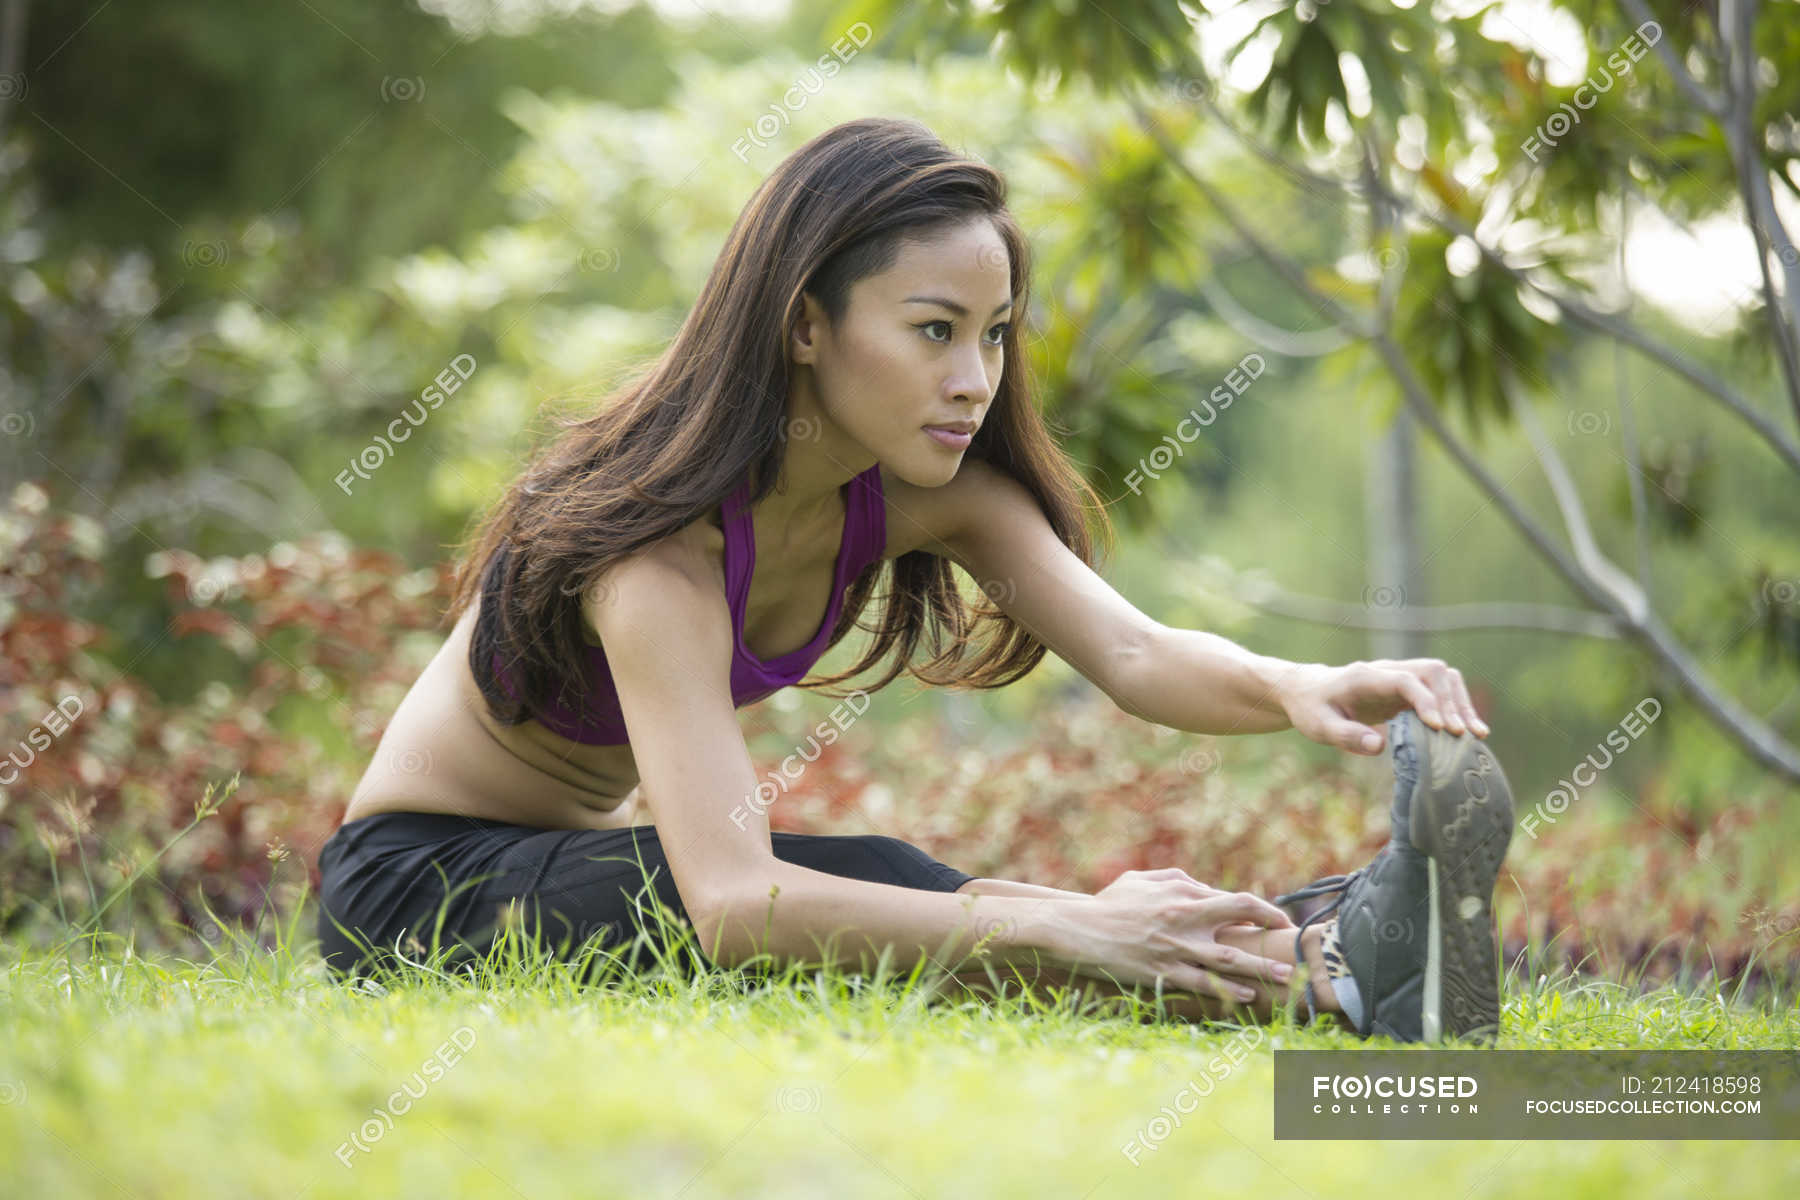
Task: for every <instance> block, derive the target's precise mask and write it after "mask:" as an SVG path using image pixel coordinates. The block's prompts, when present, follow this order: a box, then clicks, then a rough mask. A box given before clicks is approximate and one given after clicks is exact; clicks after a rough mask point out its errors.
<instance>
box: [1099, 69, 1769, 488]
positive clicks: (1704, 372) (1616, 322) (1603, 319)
mask: <svg viewBox="0 0 1800 1200" xmlns="http://www.w3.org/2000/svg"><path fill="white" fill-rule="evenodd" d="M1205 103H1206V105H1207V108H1208V111H1209V112H1211V113H1212V114H1213V116H1214V117H1215V118H1216V119H1217V122H1218V124H1219V126H1220V127H1221V128H1223V129H1224V130H1225V131H1226V132H1227V133H1228V134H1230V135H1231V136H1232V138H1234V139H1235V140H1236V141H1237V142H1238V144H1239V145H1241V146H1243V147H1245V148H1246V149H1247V150H1249V151H1250V152H1251V153H1252V154H1254V155H1256V156H1257V157H1258V158H1260V159H1261V160H1262V161H1263V162H1265V163H1268V164H1269V165H1270V166H1272V167H1274V168H1275V169H1276V170H1278V171H1279V172H1281V173H1282V174H1284V175H1286V176H1288V177H1289V179H1290V180H1292V181H1293V182H1294V183H1295V184H1296V186H1300V187H1304V188H1306V189H1307V190H1308V191H1317V192H1324V191H1330V192H1331V193H1332V194H1333V195H1334V196H1341V195H1343V194H1345V193H1350V194H1353V195H1361V196H1362V198H1363V200H1364V201H1365V202H1366V203H1373V202H1374V200H1375V199H1376V198H1379V199H1380V200H1381V201H1382V202H1384V203H1387V204H1390V205H1393V206H1394V207H1396V208H1397V209H1398V210H1400V211H1401V212H1404V213H1407V214H1408V215H1411V216H1417V217H1419V218H1420V219H1422V220H1424V221H1426V222H1427V223H1429V224H1431V225H1434V226H1436V227H1437V228H1439V229H1441V230H1443V231H1444V232H1446V233H1450V234H1452V235H1456V236H1460V237H1466V238H1468V239H1469V241H1470V242H1472V243H1473V244H1474V245H1475V248H1476V249H1477V250H1478V251H1479V252H1480V254H1481V256H1482V258H1484V259H1486V260H1487V261H1488V262H1490V263H1492V264H1493V265H1494V266H1495V267H1497V268H1499V269H1500V270H1502V271H1504V272H1505V273H1506V274H1507V275H1508V276H1509V277H1511V278H1512V279H1513V280H1514V281H1515V282H1517V283H1520V284H1523V285H1524V286H1525V287H1528V288H1530V289H1531V290H1532V291H1534V292H1536V293H1537V294H1538V295H1540V296H1542V297H1544V299H1546V300H1548V301H1549V302H1550V303H1552V304H1554V305H1555V306H1556V307H1557V309H1558V311H1560V312H1561V313H1562V314H1563V315H1564V316H1566V317H1568V318H1569V319H1570V320H1572V321H1574V322H1576V323H1577V324H1580V325H1583V326H1585V327H1587V328H1589V329H1592V330H1594V331H1596V332H1598V333H1602V334H1605V335H1606V336H1607V337H1610V338H1612V339H1613V340H1615V341H1618V342H1623V343H1624V344H1625V345H1627V346H1630V347H1631V348H1632V349H1633V350H1635V351H1637V352H1638V353H1639V354H1641V355H1643V356H1644V357H1645V358H1648V359H1650V360H1651V361H1652V362H1656V363H1659V364H1661V365H1662V366H1664V367H1666V368H1668V369H1669V370H1670V371H1673V372H1674V373H1675V374H1676V375H1678V376H1680V377H1681V378H1682V379H1685V380H1686V381H1687V382H1688V383H1689V384H1691V385H1693V386H1694V387H1696V388H1698V389H1699V390H1700V391H1702V392H1704V393H1706V394H1707V395H1709V396H1711V397H1712V398H1713V399H1715V400H1717V401H1718V402H1719V403H1720V404H1723V405H1724V406H1725V407H1726V408H1727V409H1729V410H1730V411H1731V413H1732V414H1733V415H1734V416H1736V417H1737V418H1738V419H1739V420H1740V421H1742V422H1743V423H1744V424H1746V425H1748V426H1749V427H1750V428H1751V429H1752V430H1754V431H1755V432H1756V434H1757V436H1758V437H1760V438H1762V439H1763V441H1764V442H1766V443H1768V445H1769V447H1770V448H1771V449H1773V450H1774V451H1775V453H1776V454H1777V455H1778V456H1779V457H1780V458H1781V460H1782V461H1783V462H1784V463H1786V464H1787V466H1788V468H1789V469H1790V470H1792V471H1794V472H1795V473H1796V474H1800V442H1796V441H1794V440H1793V439H1791V438H1789V437H1788V436H1787V434H1786V433H1784V432H1783V431H1782V429H1781V428H1780V426H1778V425H1776V424H1775V422H1774V421H1773V420H1772V419H1771V418H1770V417H1768V416H1767V415H1766V414H1764V413H1763V411H1762V410H1761V409H1760V408H1758V407H1757V406H1756V405H1755V404H1753V403H1751V401H1750V400H1749V398H1748V397H1746V396H1744V395H1743V394H1742V393H1741V392H1739V391H1738V390H1737V389H1735V388H1733V387H1732V386H1731V385H1730V384H1729V383H1727V382H1726V381H1725V379H1724V378H1723V377H1721V376H1720V375H1718V374H1716V373H1714V372H1713V371H1712V370H1710V369H1708V368H1707V367H1706V366H1704V365H1703V364H1701V363H1700V362H1698V361H1696V360H1694V359H1693V358H1690V357H1689V356H1687V355H1685V354H1683V353H1681V352H1680V351H1679V350H1676V349H1675V348H1674V347H1673V346H1671V345H1669V344H1668V343H1667V342H1666V341H1665V340H1663V339H1660V338H1655V337H1652V336H1650V335H1649V334H1647V333H1645V332H1643V331H1642V330H1640V329H1638V328H1637V327H1636V326H1635V325H1633V324H1631V323H1630V322H1629V321H1625V320H1621V319H1619V318H1618V317H1615V316H1613V315H1611V314H1608V313H1602V312H1600V311H1598V310H1596V309H1593V308H1590V307H1588V306H1587V305H1586V304H1584V303H1582V302H1581V301H1580V300H1577V299H1574V298H1572V297H1567V296H1564V295H1562V294H1561V293H1559V292H1556V291H1553V290H1552V289H1550V288H1549V287H1546V286H1545V285H1544V284H1541V283H1539V282H1538V281H1537V280H1536V279H1534V278H1533V277H1532V276H1531V275H1530V274H1529V273H1528V272H1527V271H1526V270H1524V269H1522V268H1520V267H1517V266H1515V265H1513V263H1511V262H1510V261H1508V260H1507V258H1506V257H1505V256H1504V255H1502V254H1501V253H1500V252H1499V251H1497V250H1495V249H1493V248H1492V247H1490V246H1489V245H1488V244H1487V243H1486V242H1484V241H1482V240H1481V239H1480V238H1478V237H1476V236H1475V231H1474V229H1472V228H1471V227H1470V226H1468V225H1466V224H1464V223H1463V222H1462V221H1461V220H1460V219H1459V218H1457V217H1455V216H1453V215H1445V214H1440V213H1437V212H1434V211H1431V210H1429V209H1427V208H1424V207H1423V206H1421V205H1419V204H1418V203H1417V202H1415V201H1413V200H1412V199H1410V198H1409V197H1406V196H1403V195H1401V194H1400V193H1399V192H1396V191H1394V190H1393V189H1391V188H1389V187H1388V186H1387V185H1386V184H1385V183H1384V182H1382V180H1381V177H1380V175H1379V174H1378V173H1369V172H1364V173H1363V174H1362V175H1361V176H1360V178H1361V181H1362V182H1361V185H1360V186H1359V185H1358V184H1355V183H1350V182H1348V181H1345V180H1341V179H1336V178H1333V177H1331V176H1327V175H1321V174H1318V173H1317V172H1315V171H1311V170H1308V169H1307V168H1306V167H1303V166H1301V165H1299V164H1297V163H1294V162H1291V161H1289V160H1288V159H1287V158H1285V157H1284V156H1283V155H1281V154H1278V153H1276V152H1275V151H1273V150H1270V149H1269V148H1268V147H1266V146H1264V145H1262V143H1260V142H1259V141H1257V140H1256V139H1255V138H1252V137H1250V136H1249V135H1248V134H1246V133H1244V132H1243V131H1242V130H1240V129H1239V128H1238V127H1237V124H1236V123H1235V122H1234V121H1233V120H1232V119H1231V117H1230V115H1229V114H1227V113H1226V112H1225V111H1224V110H1223V109H1221V108H1219V106H1218V105H1217V104H1216V103H1214V102H1213V101H1212V100H1211V98H1210V97H1209V98H1207V99H1206V100H1205ZM1134 107H1136V106H1135V105H1134ZM1138 117H1139V120H1140V122H1144V123H1145V124H1146V127H1149V121H1150V118H1149V116H1148V114H1147V113H1145V112H1144V110H1143V109H1141V108H1138ZM1157 132H1158V131H1155V130H1153V136H1154V135H1155V134H1156V133H1157ZM1158 140H1159V141H1164V139H1162V138H1161V137H1159V138H1158ZM1164 145H1165V151H1166V150H1167V144H1166V141H1165V142H1164ZM1176 161H1177V163H1178V164H1179V161H1180V160H1179V159H1176ZM1191 177H1192V176H1191V174H1190V178H1191ZM1371 193H1372V195H1371ZM1780 345H1781V339H1780V338H1779V337H1778V338H1777V346H1778V347H1779V346H1780Z"/></svg>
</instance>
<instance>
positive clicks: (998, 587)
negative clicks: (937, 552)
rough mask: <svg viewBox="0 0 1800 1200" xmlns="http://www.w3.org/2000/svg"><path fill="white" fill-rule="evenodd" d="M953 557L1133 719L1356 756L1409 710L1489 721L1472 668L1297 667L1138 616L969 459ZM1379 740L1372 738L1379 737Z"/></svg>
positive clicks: (1003, 478) (1409, 664)
mask: <svg viewBox="0 0 1800 1200" xmlns="http://www.w3.org/2000/svg"><path fill="white" fill-rule="evenodd" d="M941 492H942V493H944V494H943V495H942V496H941V497H939V498H937V499H940V500H941V502H942V503H941V504H940V505H934V509H935V511H936V512H938V513H943V514H947V516H946V517H945V518H944V521H945V526H946V527H944V528H941V529H938V530H934V531H933V532H934V533H936V534H937V535H938V537H939V538H941V545H942V549H943V551H944V552H945V553H946V554H947V555H948V556H949V557H950V558H951V559H952V560H953V561H955V562H956V563H958V564H959V565H960V566H961V567H962V568H963V569H964V570H965V571H967V572H968V573H969V574H970V576H971V577H973V578H974V580H975V581H976V583H977V584H978V585H979V586H980V587H981V589H982V591H983V592H984V593H986V594H987V595H988V596H989V597H991V598H992V599H993V600H994V602H995V603H996V604H998V605H999V606H1000V608H1001V609H1003V610H1004V611H1005V612H1006V614H1007V615H1008V616H1009V617H1011V618H1012V619H1013V620H1015V621H1017V622H1019V624H1021V625H1023V626H1024V627H1025V629H1026V630H1027V631H1029V632H1030V633H1031V635H1032V636H1033V637H1035V638H1037V639H1038V640H1039V641H1040V642H1043V643H1044V645H1046V646H1048V647H1049V648H1050V649H1051V650H1052V651H1053V652H1054V653H1055V654H1056V655H1057V656H1058V657H1059V658H1061V659H1063V660H1064V661H1065V662H1067V663H1068V664H1069V665H1070V666H1072V667H1074V668H1075V669H1076V670H1077V671H1079V672H1080V673H1081V674H1082V675H1083V676H1085V677H1086V678H1087V679H1088V680H1090V681H1091V682H1093V683H1094V684H1095V685H1096V686H1097V687H1099V688H1100V689H1101V690H1102V691H1104V692H1105V693H1106V694H1107V695H1108V696H1110V697H1111V698H1112V700H1113V702H1114V703H1116V704H1117V705H1118V706H1119V707H1120V708H1122V709H1124V710H1125V711H1126V712H1128V713H1131V714H1132V715H1133V716H1136V717H1139V718H1141V719H1143V720H1146V721H1153V722H1155V723H1156V724H1159V725H1167V726H1169V727H1170V728H1172V729H1180V730H1185V731H1187V732H1190V733H1212V734H1228V733H1271V732H1274V731H1276V730H1280V729H1289V728H1292V729H1296V730H1298V731H1299V732H1301V733H1302V734H1304V735H1306V736H1307V737H1309V738H1311V739H1313V740H1314V741H1316V742H1322V743H1324V744H1325V745H1328V746H1336V747H1338V748H1340V749H1343V750H1347V751H1349V752H1350V753H1352V754H1370V755H1372V754H1378V753H1380V752H1381V750H1382V746H1383V742H1384V739H1383V737H1382V735H1381V733H1380V731H1379V729H1377V728H1375V726H1377V725H1379V724H1381V723H1382V722H1385V721H1386V720H1387V719H1388V718H1389V717H1391V716H1393V715H1394V714H1395V713H1397V712H1400V711H1401V710H1402V709H1406V708H1412V709H1415V710H1417V712H1418V713H1419V716H1420V717H1421V718H1422V719H1423V720H1424V721H1425V723H1426V724H1428V725H1431V726H1432V727H1433V728H1438V729H1444V728H1447V729H1449V730H1450V731H1451V732H1452V733H1459V734H1460V733H1462V732H1463V731H1464V729H1465V728H1466V729H1470V730H1473V731H1474V732H1475V733H1476V735H1477V736H1481V737H1486V736H1487V733H1488V727H1487V725H1486V724H1485V723H1483V722H1482V720H1481V717H1480V715H1479V714H1478V713H1476V711H1475V705H1474V703H1473V701H1471V700H1470V698H1469V692H1468V688H1467V687H1466V686H1465V685H1464V683H1463V678H1462V673H1461V672H1459V671H1458V670H1456V668H1454V667H1451V666H1449V665H1447V664H1446V663H1445V662H1444V661H1443V660H1442V659H1436V658H1411V659H1378V660H1375V661H1373V662H1353V663H1349V664H1347V665H1345V666H1341V667H1333V666H1328V665H1326V664H1324V663H1297V662H1289V661H1287V660H1286V659H1280V658H1271V657H1269V656H1268V655H1264V654H1257V653H1255V652H1254V651H1251V650H1248V649H1246V648H1245V647H1243V646H1240V645H1238V644H1237V643H1236V642H1233V641H1231V640H1230V639H1229V638H1225V637H1221V636H1219V635H1218V634H1214V633H1205V632H1202V631H1200V630H1196V629H1176V628H1171V627H1169V626H1167V625H1163V624H1161V623H1160V622H1158V621H1154V620H1152V619H1151V618H1149V617H1148V616H1146V615H1144V614H1143V613H1142V612H1139V611H1138V610H1137V609H1136V608H1135V607H1133V606H1132V605H1131V604H1130V603H1129V602H1127V601H1126V599H1125V598H1124V597H1123V596H1121V595H1119V593H1118V592H1117V591H1115V590H1114V589H1113V588H1112V586H1111V585H1109V584H1108V583H1107V582H1106V581H1105V580H1104V579H1102V578H1101V577H1100V576H1099V575H1098V574H1096V573H1095V572H1094V570H1093V569H1092V568H1091V567H1089V566H1088V565H1087V564H1086V563H1084V562H1082V561H1081V558H1080V557H1079V556H1078V555H1076V554H1075V553H1074V551H1072V550H1070V549H1069V548H1068V547H1067V546H1065V545H1063V543H1062V540H1061V539H1060V538H1058V537H1057V536H1056V531H1055V530H1054V529H1052V528H1051V527H1050V522H1049V521H1048V520H1047V519H1046V518H1045V516H1044V514H1043V511H1042V510H1041V509H1040V508H1039V507H1038V505H1037V501H1036V499H1035V498H1034V497H1033V496H1032V495H1031V493H1030V492H1028V491H1027V490H1026V489H1025V488H1024V486H1023V485H1021V484H1020V483H1019V482H1018V481H1017V480H1015V479H1013V478H1012V477H1011V476H1009V475H1006V474H1005V473H1004V472H1002V471H999V470H997V469H995V468H993V467H991V466H989V465H988V464H987V463H985V462H982V461H981V460H979V459H968V460H965V461H964V462H963V464H962V466H961V468H960V469H959V470H958V471H957V474H956V478H955V479H954V480H952V481H951V482H950V483H949V484H946V485H945V486H944V488H942V489H941ZM1370 738H1373V739H1374V741H1373V743H1371V742H1370V741H1369V740H1368V739H1370Z"/></svg>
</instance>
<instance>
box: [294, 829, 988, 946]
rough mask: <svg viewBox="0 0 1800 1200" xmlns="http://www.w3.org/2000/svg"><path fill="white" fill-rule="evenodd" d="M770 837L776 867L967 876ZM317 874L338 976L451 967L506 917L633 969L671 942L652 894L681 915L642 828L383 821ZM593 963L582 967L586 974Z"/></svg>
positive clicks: (322, 855) (925, 861) (356, 833)
mask: <svg viewBox="0 0 1800 1200" xmlns="http://www.w3.org/2000/svg"><path fill="white" fill-rule="evenodd" d="M770 837H771V840H772V842H773V848H774V851H775V856H776V857H777V858H780V859H782V860H784V861H786V862H791V863H795V864H797V865H799V866H803V867H810V868H811V869H813V870H815V871H825V872H828V873H830V874H832V875H842V876H844V877H846V878H849V879H863V880H869V881H872V882H875V883H888V884H895V885H897V886H900V887H910V888H920V889H923V890H926V891H937V892H953V891H955V890H956V889H957V888H959V887H961V886H962V885H963V884H964V883H967V882H968V881H969V880H971V879H973V878H975V876H973V875H971V874H969V873H968V872H966V871H959V870H957V869H956V868H955V867H951V866H946V865H945V864H944V863H941V862H938V861H937V860H935V859H933V858H932V857H931V856H930V855H928V854H926V853H925V852H924V851H923V850H921V849H919V848H918V847H917V846H914V845H911V844H910V843H908V842H904V841H901V840H900V839H898V838H892V837H885V836H880V835H874V834H870V835H862V836H828V835H819V834H801V833H783V832H779V831H777V832H772V833H771V834H770ZM319 872H320V875H321V876H322V879H321V883H320V891H319V943H320V952H321V953H322V954H323V956H324V958H325V961H326V962H327V963H328V964H329V965H330V966H331V968H332V970H333V971H334V972H335V973H336V974H338V975H339V976H350V977H356V976H361V975H365V974H368V973H369V971H370V969H371V968H372V967H379V966H384V965H391V963H392V961H393V958H392V956H393V952H394V950H395V947H396V946H398V948H399V949H400V950H401V951H402V952H403V953H405V954H406V956H407V957H408V958H411V959H414V960H421V959H425V958H427V957H428V956H429V955H430V954H431V953H432V952H433V950H434V949H435V948H437V947H446V948H449V949H450V951H451V952H450V954H449V956H448V958H447V960H446V965H449V966H456V965H459V964H462V963H467V962H468V961H469V959H470V958H471V957H472V956H479V955H482V954H485V953H486V952H487V951H488V950H489V949H490V948H491V946H492V944H493V941H494V938H495V936H496V934H497V933H498V932H499V930H500V928H501V922H502V920H503V919H504V918H503V917H502V915H501V914H502V912H503V911H504V910H508V909H510V910H511V915H512V918H513V919H515V920H516V921H517V922H518V923H519V926H520V932H522V933H524V934H526V935H528V936H538V937H541V939H542V945H543V946H544V947H545V948H547V949H550V950H553V951H554V952H555V953H556V954H557V956H558V957H560V958H564V959H570V958H573V957H574V952H575V951H577V950H579V949H581V947H582V945H583V943H584V942H586V941H587V940H588V939H589V938H590V937H591V936H593V935H594V934H596V933H599V934H602V935H603V936H602V939H601V941H600V943H599V945H600V948H601V949H602V950H622V951H624V953H622V954H621V955H619V956H618V957H620V958H621V959H622V960H624V962H625V963H626V965H627V966H628V967H629V968H636V967H640V966H647V965H649V964H650V963H651V962H654V961H655V956H654V955H652V954H651V953H650V952H649V951H648V949H647V948H646V946H645V941H646V940H648V941H649V942H651V943H654V944H655V945H656V946H659V947H665V948H666V946H667V941H666V939H665V938H664V937H662V936H661V935H660V933H659V931H658V930H657V928H656V925H655V923H654V920H653V918H652V915H651V914H652V910H653V909H654V908H655V904H653V903H652V902H651V901H650V899H649V897H650V895H651V894H652V893H654V895H655V898H656V901H657V902H659V903H660V904H662V905H665V906H667V908H668V909H670V910H671V911H672V912H673V913H674V914H675V915H676V916H679V917H683V918H685V917H686V916H687V909H686V908H685V906H683V904H682V902H681V896H680V894H679V893H678V892H677V891H676V888H675V880H674V878H673V876H672V875H671V874H670V871H669V865H668V860H667V859H666V858H664V856H663V848H662V842H661V841H660V839H659V838H658V837H657V832H656V828H655V827H654V826H651V825H634V826H629V827H627V828H624V829H604V830H602V829H535V828H531V827H529V826H524V825H513V824H509V823H507V822H505V821H494V820H487V819H484V818H479V817H461V816H449V815H445V814H441V813H412V812H406V813H378V814H376V815H375V816H372V817H364V818H362V819H360V820H356V821H352V822H350V823H349V824H346V825H342V826H339V827H338V829H337V831H336V832H335V833H333V834H332V835H331V837H330V838H328V839H327V840H326V842H325V844H324V846H322V847H321V848H320V850H319ZM440 872H441V873H440ZM446 897H448V902H447V903H446ZM440 909H441V910H442V913H441V920H442V925H441V926H440V925H439V924H438V922H439V920H440ZM340 926H341V927H340ZM640 934H643V935H644V937H643V938H640V937H639V935H640ZM676 957H680V956H676ZM600 961H603V956H595V957H594V958H592V959H590V960H589V965H590V969H591V968H593V967H595V966H597V965H599V962H600Z"/></svg>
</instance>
